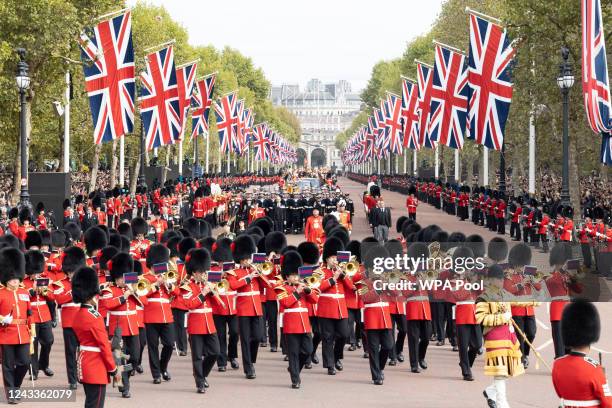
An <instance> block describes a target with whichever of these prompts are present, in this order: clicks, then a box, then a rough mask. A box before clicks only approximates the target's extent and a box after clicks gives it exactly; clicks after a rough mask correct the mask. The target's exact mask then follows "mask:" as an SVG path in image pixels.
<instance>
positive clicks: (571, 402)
mask: <svg viewBox="0 0 612 408" xmlns="http://www.w3.org/2000/svg"><path fill="white" fill-rule="evenodd" d="M560 403H561V406H562V407H594V406H598V405H600V404H601V401H600V400H588V401H575V400H568V399H563V398H562V399H561V401H560Z"/></svg>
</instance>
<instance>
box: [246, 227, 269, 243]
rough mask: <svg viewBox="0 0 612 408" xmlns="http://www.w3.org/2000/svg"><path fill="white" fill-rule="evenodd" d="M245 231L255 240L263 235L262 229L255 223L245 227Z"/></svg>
mask: <svg viewBox="0 0 612 408" xmlns="http://www.w3.org/2000/svg"><path fill="white" fill-rule="evenodd" d="M246 233H247V234H249V235H251V236H252V237H253V239H254V240H255V241H259V239H260V238H263V237H264V236H265V234H264V231H263V230H262V229H261V228H259V227H258V226H257V225H251V226H250V227H249V228H247V229H246Z"/></svg>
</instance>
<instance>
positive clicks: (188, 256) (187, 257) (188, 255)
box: [185, 251, 191, 263]
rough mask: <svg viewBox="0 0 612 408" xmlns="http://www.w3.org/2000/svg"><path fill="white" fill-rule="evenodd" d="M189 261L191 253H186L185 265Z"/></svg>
mask: <svg viewBox="0 0 612 408" xmlns="http://www.w3.org/2000/svg"><path fill="white" fill-rule="evenodd" d="M190 252H191V251H190ZM190 260H191V253H188V254H187V256H186V257H185V263H189V261H190Z"/></svg>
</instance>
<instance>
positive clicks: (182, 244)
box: [168, 237, 197, 261]
mask: <svg viewBox="0 0 612 408" xmlns="http://www.w3.org/2000/svg"><path fill="white" fill-rule="evenodd" d="M168 242H170V241H168ZM196 247H197V242H196V240H195V239H193V238H191V237H185V238H182V239H181V240H180V241H179V242H178V244H177V246H176V249H177V250H178V254H179V257H180V258H181V259H182V260H183V261H184V260H185V257H186V256H187V253H188V252H189V250H191V249H193V248H196Z"/></svg>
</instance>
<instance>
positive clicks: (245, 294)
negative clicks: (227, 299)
mask: <svg viewBox="0 0 612 408" xmlns="http://www.w3.org/2000/svg"><path fill="white" fill-rule="evenodd" d="M259 295H261V293H259V292H258V291H256V290H253V291H251V292H238V293H236V296H259Z"/></svg>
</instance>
